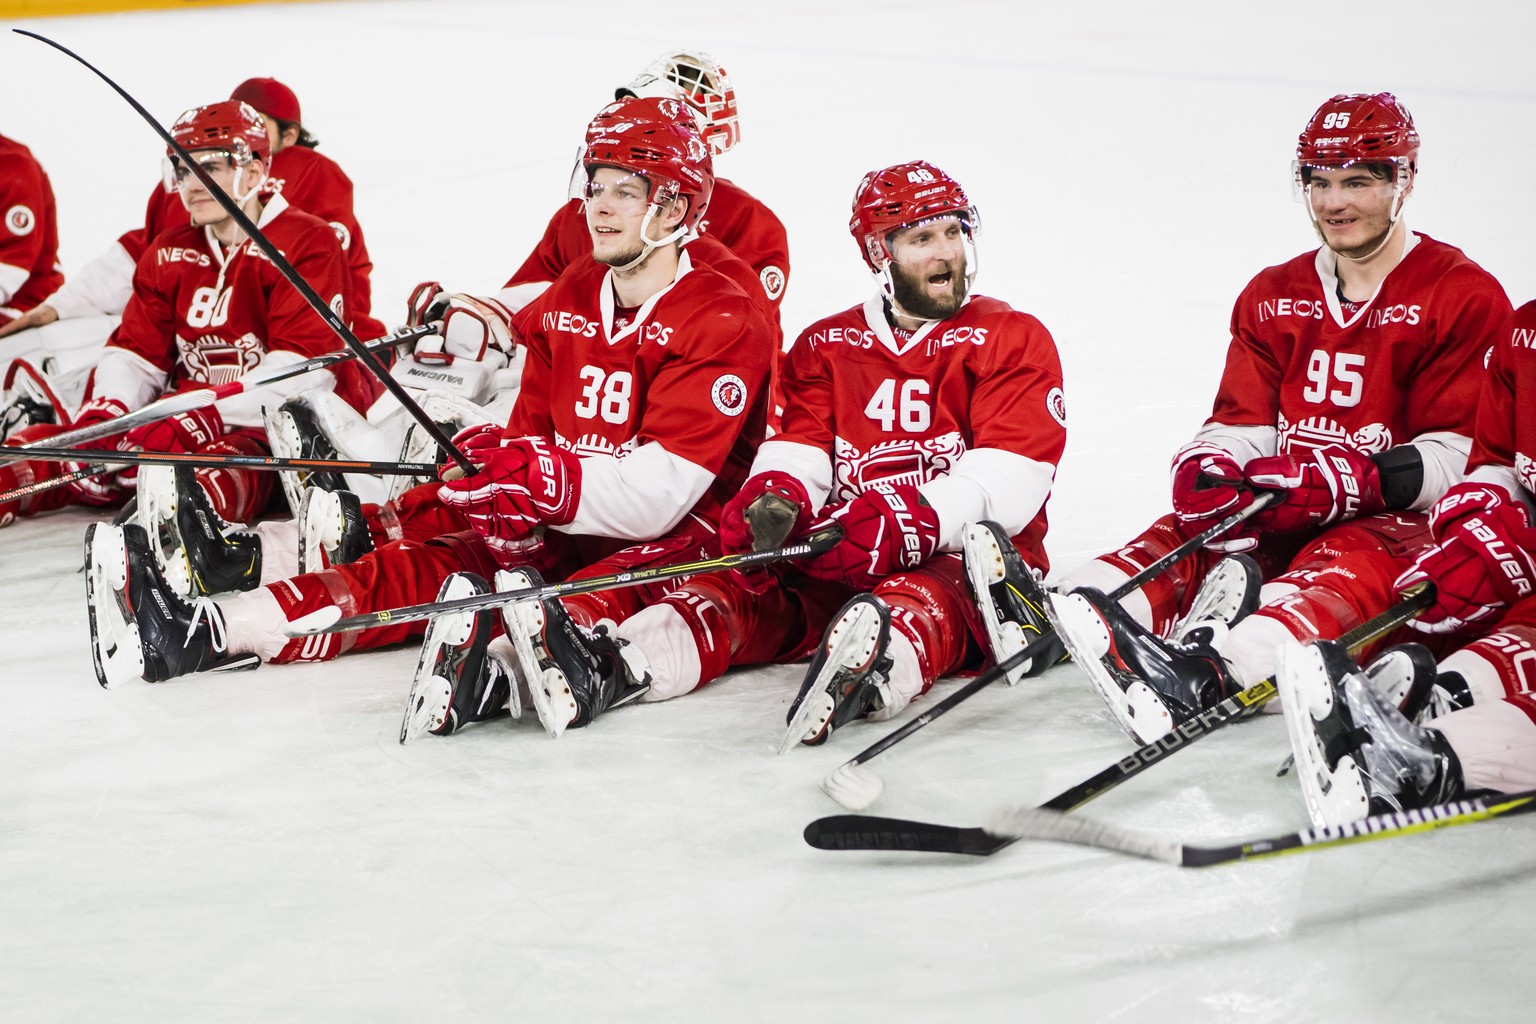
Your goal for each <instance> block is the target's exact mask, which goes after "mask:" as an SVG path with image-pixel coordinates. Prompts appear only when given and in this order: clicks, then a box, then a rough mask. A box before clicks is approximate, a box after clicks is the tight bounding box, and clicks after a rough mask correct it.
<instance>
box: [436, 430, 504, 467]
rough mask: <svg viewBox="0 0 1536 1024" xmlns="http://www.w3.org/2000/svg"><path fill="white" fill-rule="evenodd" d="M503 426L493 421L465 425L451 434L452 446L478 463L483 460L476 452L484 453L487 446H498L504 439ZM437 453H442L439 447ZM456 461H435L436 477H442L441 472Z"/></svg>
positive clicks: (444, 459) (456, 464) (453, 465)
mask: <svg viewBox="0 0 1536 1024" xmlns="http://www.w3.org/2000/svg"><path fill="white" fill-rule="evenodd" d="M504 435H505V431H504V429H503V428H501V427H499V426H497V425H496V424H494V423H475V424H472V425H470V426H467V427H465V428H464V429H463V430H461V431H459V432H458V433H457V434H454V435H453V446H454V447H455V448H457V449H458V450H459V451H461V452H463V453H464V456H465V457H466V458H467V459H469V461H470V462H473V463H474V464H475V465H477V466H478V465H480V464H481V463H483V462H484V461H485V460H484V459H483V458H481V456H480V455H477V454H476V453H477V452H479V453H482V454H483V453H484V451H485V449H487V448H500V447H501V442H502V441H504V440H506V438H505V436H504ZM438 454H439V455H440V456H441V455H443V451H442V449H441V448H439V449H438ZM457 466H458V463H456V462H454V461H453V460H452V459H448V458H441V459H439V461H438V463H437V478H438V479H439V480H441V479H443V474H444V473H446V472H447V471H448V470H449V469H450V468H455V467H457Z"/></svg>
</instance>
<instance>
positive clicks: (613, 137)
mask: <svg viewBox="0 0 1536 1024" xmlns="http://www.w3.org/2000/svg"><path fill="white" fill-rule="evenodd" d="M581 165H582V167H583V168H584V169H585V170H586V173H587V176H588V178H590V177H591V175H592V169H593V168H595V167H617V168H619V169H620V170H624V171H629V172H630V173H631V174H637V175H639V176H640V177H642V178H644V179H645V180H646V181H647V182H649V183H650V194H649V198H650V202H651V205H652V206H653V207H655V206H661V205H663V204H665V203H670V202H671V201H672V200H673V199H675V198H677V197H678V196H680V195H682V196H687V197H688V213H687V214H686V216H685V217H684V218H683V228H685V229H687V230H688V231H692V230H695V229H696V228H697V227H698V224H699V221H700V220H702V219H703V217H704V211H705V210H706V209H707V208H708V206H709V197H710V194H711V193H712V192H713V191H714V189H715V168H714V161H713V160H711V159H710V156H709V148H708V147H707V146H705V145H704V140H703V139H701V138H700V137H699V133H698V132H696V131H694V130H693V129H692V128H688V127H686V126H684V125H681V124H677V123H676V122H666V121H630V120H619V121H614V122H613V123H612V124H606V125H603V126H602V131H601V132H599V133H598V134H597V135H595V136H593V137H591V138H589V139H588V140H587V148H586V150H585V152H583V153H582V157H581Z"/></svg>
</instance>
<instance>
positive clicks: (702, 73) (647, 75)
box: [613, 50, 741, 156]
mask: <svg viewBox="0 0 1536 1024" xmlns="http://www.w3.org/2000/svg"><path fill="white" fill-rule="evenodd" d="M629 97H640V98H663V99H675V100H681V101H682V102H684V103H686V104H687V105H688V107H689V109H690V110H691V111H692V112H693V114H694V117H695V119H696V121H697V127H698V130H699V134H700V135H702V136H703V137H704V141H705V142H706V143H708V144H709V149H710V152H711V153H713V154H715V155H716V156H719V155H720V154H722V153H728V152H730V150H731V149H732V148H733V147H734V146H735V145H736V144H737V143H738V142H740V141H741V123H740V121H739V119H738V115H737V112H736V89H735V88H734V87H733V86H732V85H731V79H730V76H729V75H727V74H726V72H725V68H723V67H721V66H720V63H719V61H717V60H715V58H713V57H711V56H710V55H709V54H707V53H705V52H703V51H702V50H678V51H675V52H673V53H664V54H662V55H661V56H660V57H657V58H656V59H655V60H653V61H651V62H650V63H649V64H647V65H646V66H645V67H644V68H643V69H642V70H641V72H640V73H639V74H638V75H636V76H635V79H634V81H632V82H630V83H629V84H628V85H625V86H621V87H619V88H618V89H615V90H614V92H613V98H614V99H616V100H622V99H626V98H629Z"/></svg>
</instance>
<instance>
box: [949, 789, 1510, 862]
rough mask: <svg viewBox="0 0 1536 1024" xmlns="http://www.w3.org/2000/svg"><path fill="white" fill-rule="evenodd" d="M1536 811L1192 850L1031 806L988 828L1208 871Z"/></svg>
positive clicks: (1499, 806)
mask: <svg viewBox="0 0 1536 1024" xmlns="http://www.w3.org/2000/svg"><path fill="white" fill-rule="evenodd" d="M1532 811H1536V789H1528V790H1524V791H1522V792H1518V793H1509V794H1504V795H1497V796H1484V797H1474V798H1472V799H1469V800H1452V801H1450V802H1449V803H1443V804H1434V805H1432V806H1429V807H1418V808H1415V809H1413V810H1409V811H1394V812H1392V813H1389V814H1373V815H1371V816H1370V817H1368V818H1362V819H1361V820H1360V821H1352V822H1349V823H1347V824H1344V825H1334V826H1330V827H1327V828H1305V829H1302V830H1301V831H1299V832H1285V833H1282V834H1280V835H1277V836H1268V837H1266V838H1263V839H1250V840H1248V841H1247V842H1244V843H1231V844H1228V845H1225V846H1191V845H1188V844H1185V843H1181V842H1179V841H1178V840H1174V839H1160V838H1158V837H1156V836H1149V835H1145V834H1143V833H1140V832H1133V831H1131V830H1129V829H1122V828H1118V827H1116V826H1114V825H1107V824H1105V823H1103V822H1098V821H1088V820H1085V819H1083V818H1069V817H1067V816H1066V815H1064V814H1063V813H1062V812H1061V811H1052V810H1047V809H1045V808H1040V807H1026V808H1019V809H1017V810H1013V811H1005V812H1002V813H1001V814H999V815H998V817H997V818H996V819H995V820H994V821H993V823H992V824H991V825H990V826H989V827H988V828H987V830H986V832H985V834H986V835H988V836H991V837H993V838H999V837H1006V838H1007V841H1008V842H1017V841H1018V840H1020V839H1046V840H1051V841H1053V842H1059V843H1074V844H1076V845H1078V846H1089V847H1094V848H1096V849H1100V850H1113V851H1115V852H1116V853H1124V854H1129V855H1130V856H1133V857H1143V858H1146V859H1147V860H1155V861H1161V862H1163V863H1165V864H1173V865H1175V866H1177V867H1183V868H1208V867H1212V866H1214V865H1217V864H1230V863H1232V862H1233V861H1240V860H1256V859H1258V858H1260V857H1279V856H1283V855H1285V854H1288V853H1308V852H1310V851H1312V850H1326V849H1331V848H1333V847H1337V846H1349V845H1352V844H1354V843H1368V842H1370V841H1372V840H1374V839H1392V838H1395V837H1397V836H1407V835H1415V834H1417V833H1420V832H1431V831H1434V830H1435V829H1442V828H1451V827H1452V826H1455V825H1471V824H1474V823H1476V822H1479V821H1489V820H1491V819H1493V818H1500V817H1510V816H1513V815H1516V814H1529V813H1530V812H1532ZM966 831H970V830H966ZM977 831H981V830H979V829H978V830H977ZM958 852H967V851H958Z"/></svg>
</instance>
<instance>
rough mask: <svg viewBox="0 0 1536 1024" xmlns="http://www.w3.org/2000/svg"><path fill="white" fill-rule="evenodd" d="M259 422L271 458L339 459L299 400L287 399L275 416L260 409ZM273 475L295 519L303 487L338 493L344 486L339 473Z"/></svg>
mask: <svg viewBox="0 0 1536 1024" xmlns="http://www.w3.org/2000/svg"><path fill="white" fill-rule="evenodd" d="M262 419H263V420H264V421H265V423H266V427H267V444H268V445H269V446H270V447H271V449H272V454H273V455H276V456H280V457H282V458H288V459H335V458H339V457H340V455H339V454H338V453H337V451H336V445H335V444H334V443H333V442H332V441H331V439H330V438H329V437H327V436H326V435H325V431H324V430H322V429H321V427H320V421H319V419H317V418H316V416H315V412H314V410H313V409H311V408H310V407H309V405H308V403H306V402H305V400H304V399H303V398H290V399H289V400H288V401H286V402H284V403H283V404H282V405H280V406H278V407H277V411H276V412H270V411H268V410H266V409H263V410H262ZM277 475H278V478H279V479H280V480H282V482H283V494H284V495H285V496H286V497H287V498H288V507H289V508H290V509H291V510H292V511H293V514H294V515H295V516H297V515H298V514H299V506H300V505H301V504H302V503H303V500H304V489H305V488H306V487H320V488H323V489H325V490H327V491H339V490H343V489H344V488H345V487H346V486H347V484H346V481H345V480H344V479H343V478H342V475H341V474H340V473H331V472H311V471H309V470H297V471H290V470H283V471H281V472H279V473H278V474H277Z"/></svg>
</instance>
